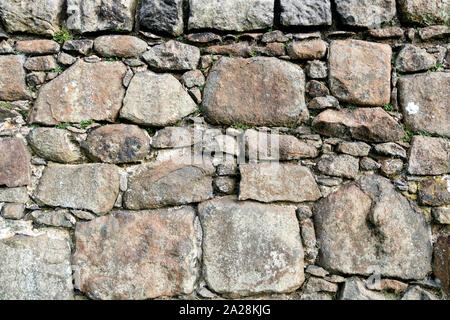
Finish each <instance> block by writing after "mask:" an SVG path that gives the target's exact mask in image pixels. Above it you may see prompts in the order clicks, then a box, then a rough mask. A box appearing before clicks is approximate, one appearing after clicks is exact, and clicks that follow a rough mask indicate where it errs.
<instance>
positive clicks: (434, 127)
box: [398, 72, 450, 137]
mask: <svg viewBox="0 0 450 320" xmlns="http://www.w3.org/2000/svg"><path fill="white" fill-rule="evenodd" d="M448 87H450V73H445V72H431V73H425V74H418V75H411V76H404V77H401V78H400V79H399V81H398V98H399V103H400V106H401V108H402V111H403V115H404V121H405V123H406V125H407V126H408V127H409V128H411V129H412V130H414V131H416V132H417V131H427V132H429V133H431V134H436V135H443V136H447V137H450V115H449V112H448V110H449V109H450V99H449V98H448V91H447V90H443V88H448Z"/></svg>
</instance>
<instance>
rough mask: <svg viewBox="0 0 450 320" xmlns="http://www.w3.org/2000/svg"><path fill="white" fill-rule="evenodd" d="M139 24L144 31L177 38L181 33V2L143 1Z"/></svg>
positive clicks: (163, 0) (172, 0)
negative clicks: (161, 33)
mask: <svg viewBox="0 0 450 320" xmlns="http://www.w3.org/2000/svg"><path fill="white" fill-rule="evenodd" d="M139 22H140V25H141V26H142V27H144V28H145V29H149V30H151V31H155V32H163V33H168V34H172V35H174V36H179V35H180V34H182V33H183V0H144V1H143V2H142V6H141V9H140V10H139Z"/></svg>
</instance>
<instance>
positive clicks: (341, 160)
mask: <svg viewBox="0 0 450 320" xmlns="http://www.w3.org/2000/svg"><path fill="white" fill-rule="evenodd" d="M317 169H318V170H319V171H320V172H322V173H324V174H327V175H329V176H334V177H344V178H348V179H355V178H356V176H357V175H358V170H359V160H358V158H355V157H352V156H350V155H348V154H339V155H335V154H325V155H323V156H322V157H321V158H320V161H319V162H318V163H317Z"/></svg>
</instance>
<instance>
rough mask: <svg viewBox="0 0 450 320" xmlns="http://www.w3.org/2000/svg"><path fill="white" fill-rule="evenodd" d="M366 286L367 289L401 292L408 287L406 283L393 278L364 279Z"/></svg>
mask: <svg viewBox="0 0 450 320" xmlns="http://www.w3.org/2000/svg"><path fill="white" fill-rule="evenodd" d="M366 288H367V289H369V290H377V291H393V292H395V293H401V292H403V291H405V290H406V289H407V288H408V284H407V283H404V282H401V281H398V280H393V279H381V280H378V281H373V282H372V281H369V279H368V280H366Z"/></svg>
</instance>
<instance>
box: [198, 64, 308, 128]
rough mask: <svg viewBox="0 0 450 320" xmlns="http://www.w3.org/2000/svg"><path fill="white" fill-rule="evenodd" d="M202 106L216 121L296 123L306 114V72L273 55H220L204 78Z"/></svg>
mask: <svg viewBox="0 0 450 320" xmlns="http://www.w3.org/2000/svg"><path fill="white" fill-rule="evenodd" d="M238 84H239V85H238ZM203 106H204V108H205V114H206V118H207V119H208V121H210V122H212V123H217V124H224V125H232V124H235V123H246V124H250V125H267V126H283V125H289V124H295V123H298V122H300V121H301V120H304V119H306V118H307V117H308V116H309V113H308V110H307V108H306V104H305V75H304V73H303V71H302V70H301V69H300V68H299V67H298V66H296V65H294V64H292V63H289V62H285V61H281V60H279V59H276V58H265V57H256V58H250V59H242V58H226V57H222V58H221V59H220V60H219V61H218V62H217V63H216V64H215V65H214V67H213V68H212V70H211V72H210V74H209V76H208V79H207V81H206V86H205V89H204V91H203Z"/></svg>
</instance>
